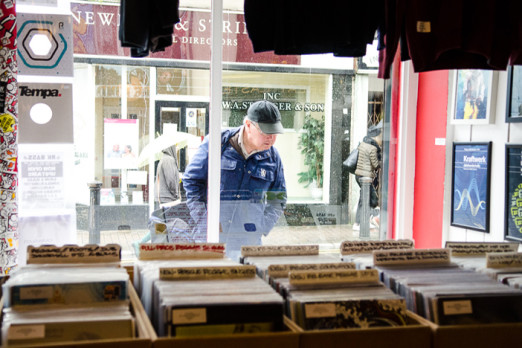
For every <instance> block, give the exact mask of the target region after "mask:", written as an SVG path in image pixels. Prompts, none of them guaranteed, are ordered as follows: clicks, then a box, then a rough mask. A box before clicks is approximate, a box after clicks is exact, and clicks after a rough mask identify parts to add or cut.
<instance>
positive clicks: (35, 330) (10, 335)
mask: <svg viewBox="0 0 522 348" xmlns="http://www.w3.org/2000/svg"><path fill="white" fill-rule="evenodd" d="M35 338H45V325H11V326H10V327H9V331H8V332H7V339H9V340H13V341H14V340H27V339H35Z"/></svg>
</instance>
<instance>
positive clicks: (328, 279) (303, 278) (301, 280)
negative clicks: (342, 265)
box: [288, 269, 379, 286]
mask: <svg viewBox="0 0 522 348" xmlns="http://www.w3.org/2000/svg"><path fill="white" fill-rule="evenodd" d="M288 278H289V280H290V285H295V286H299V285H314V284H322V285H325V284H355V283H377V282H378V281H379V272H378V271H377V270H376V269H364V270H344V271H293V272H290V273H289V275H288Z"/></svg>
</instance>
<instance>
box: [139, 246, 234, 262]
mask: <svg viewBox="0 0 522 348" xmlns="http://www.w3.org/2000/svg"><path fill="white" fill-rule="evenodd" d="M224 256H225V244H224V243H194V244H168V243H165V244H162V243H156V244H151V243H145V244H140V255H139V259H140V260H173V259H205V258H207V259H215V258H223V257H224Z"/></svg>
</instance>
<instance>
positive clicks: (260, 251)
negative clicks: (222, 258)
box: [241, 245, 319, 257]
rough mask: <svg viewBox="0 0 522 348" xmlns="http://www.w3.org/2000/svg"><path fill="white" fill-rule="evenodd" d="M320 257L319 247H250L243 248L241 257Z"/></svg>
mask: <svg viewBox="0 0 522 348" xmlns="http://www.w3.org/2000/svg"><path fill="white" fill-rule="evenodd" d="M278 255H279V256H284V255H286V256H291V255H319V245H249V246H242V247H241V256H243V257H247V256H278Z"/></svg>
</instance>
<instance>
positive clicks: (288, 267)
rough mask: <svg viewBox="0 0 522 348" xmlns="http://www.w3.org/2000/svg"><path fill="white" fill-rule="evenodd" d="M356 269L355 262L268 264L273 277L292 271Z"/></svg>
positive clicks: (279, 276) (284, 275) (282, 275)
mask: <svg viewBox="0 0 522 348" xmlns="http://www.w3.org/2000/svg"><path fill="white" fill-rule="evenodd" d="M343 269H355V263H353V262H335V263H309V264H302V263H299V264H281V265H279V264H278V265H270V266H268V275H269V276H270V277H272V278H286V277H288V273H289V272H291V271H325V270H343Z"/></svg>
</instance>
